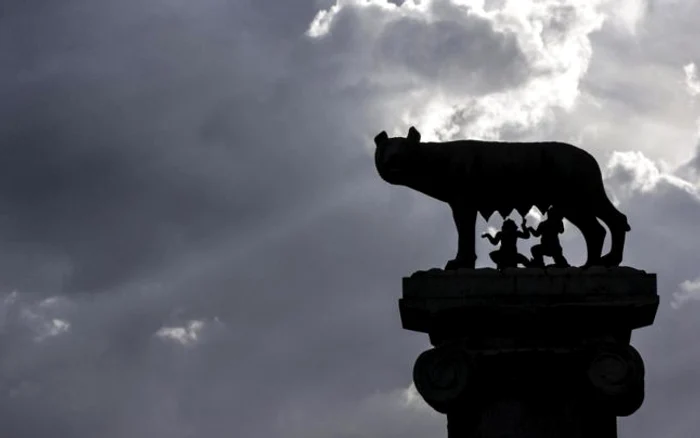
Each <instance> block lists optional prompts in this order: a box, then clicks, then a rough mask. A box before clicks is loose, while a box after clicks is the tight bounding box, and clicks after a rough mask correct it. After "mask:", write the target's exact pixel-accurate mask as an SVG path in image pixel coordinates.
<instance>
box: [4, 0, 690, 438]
mask: <svg viewBox="0 0 700 438" xmlns="http://www.w3.org/2000/svg"><path fill="white" fill-rule="evenodd" d="M698 20H700V1H681V0H678V1H675V0H663V1H661V0H657V1H648V2H644V1H640V0H622V1H600V0H595V1H593V0H561V1H553V0H550V1H543V2H531V1H525V0H512V1H505V0H504V1H498V0H494V1H478V0H473V1H468V0H433V1H429V0H424V1H418V0H412V1H406V2H401V1H393V2H389V1H386V0H337V1H334V0H294V1H282V0H276V1H273V0H233V1H226V0H197V1H183V0H169V1H166V0H120V1H108V0H65V1H41V0H5V1H3V2H2V5H1V6H0V429H1V430H0V434H1V435H2V436H3V437H11V438H44V437H56V436H59V437H66V438H73V437H75V438H92V437H104V438H121V437H129V438H140V437H144V438H145V437H149V438H160V437H163V438H166V437H167V438H185V437H224V436H226V437H237V438H238V437H240V438H263V437H264V438H269V437H284V438H302V437H303V438H316V437H318V438H327V437H331V438H359V437H372V438H398V437H401V438H423V437H427V436H445V435H444V434H445V419H444V417H443V416H441V415H438V414H436V413H434V412H432V410H431V409H430V408H428V407H427V406H426V405H425V404H424V403H423V402H422V400H421V399H420V397H418V396H417V395H416V393H415V390H414V389H412V387H411V370H412V367H413V363H414V361H415V358H416V357H417V356H418V354H420V353H421V352H422V351H423V350H425V349H427V348H429V344H428V340H427V336H425V335H422V334H418V333H411V332H408V331H404V330H402V329H401V327H400V321H399V315H398V309H397V299H398V298H399V296H400V293H401V290H400V286H401V277H402V276H405V275H408V274H410V273H412V272H413V271H415V270H418V269H426V268H430V267H436V266H440V267H441V266H443V265H444V263H445V262H446V261H447V260H448V259H450V258H452V257H453V256H454V251H455V250H456V231H455V228H454V225H453V224H452V219H451V214H450V211H449V209H448V208H447V206H446V205H444V204H441V203H439V202H437V201H434V200H431V199H429V198H427V197H425V196H423V195H421V194H419V193H417V192H413V191H411V190H409V189H405V188H399V187H393V186H390V185H388V184H386V183H384V182H383V181H381V180H380V178H379V177H378V176H377V174H376V170H375V169H374V167H373V165H374V163H373V160H372V155H371V154H372V148H373V144H372V138H373V137H374V136H375V135H376V134H377V133H378V132H380V131H381V130H386V131H388V132H389V134H390V135H392V136H398V135H405V134H406V132H407V129H408V127H409V126H410V125H415V126H416V127H417V128H418V129H419V130H420V131H421V133H422V134H423V139H424V140H426V141H435V140H451V139H457V138H487V139H503V140H560V141H567V142H572V143H574V144H576V145H578V146H580V147H583V148H585V149H586V150H588V151H590V152H591V153H593V154H594V155H595V156H596V158H597V159H598V161H599V162H600V165H601V167H602V168H603V169H604V173H605V175H606V187H607V188H608V190H609V192H610V195H611V197H614V199H615V200H616V202H619V205H620V209H621V210H622V211H624V212H625V213H626V214H627V215H628V217H629V222H630V225H631V227H632V231H631V233H630V234H629V235H628V245H627V248H626V252H625V260H624V262H623V264H624V265H631V266H635V267H639V268H642V269H646V270H648V271H652V272H656V273H657V274H658V285H659V293H660V295H661V306H660V309H659V313H658V315H657V321H656V324H655V325H654V326H652V327H650V328H645V329H641V330H638V331H636V332H635V333H634V335H633V344H634V345H635V346H636V347H637V349H639V350H640V352H641V353H642V355H643V356H644V358H645V362H646V366H647V398H646V402H645V404H644V405H643V407H642V408H641V409H640V410H639V411H638V412H637V413H636V414H635V415H633V416H632V417H630V418H625V419H622V420H621V421H620V436H621V437H635V438H657V437H665V438H688V437H691V436H695V434H697V431H698V430H700V417H699V416H698V415H697V412H698V411H699V410H700V375H699V374H698V373H700V371H698V370H700V346H699V345H698V343H697V334H698V333H700V317H699V312H700V255H699V254H698V249H697V248H698V247H700V234H699V233H698V231H699V230H700V229H699V228H698V224H700V184H699V183H700V154H699V153H698V151H699V149H698V145H699V144H700V143H699V141H698V139H699V132H700V129H699V128H700V124H699V123H698V121H699V120H700V78H699V75H700V72H698V71H697V69H698V68H700V45H698V44H697V41H698V40H700V26H698V25H697V22H698ZM696 63H697V65H698V67H697V68H696ZM535 219H536V218H535ZM501 220H502V218H500V217H499V216H498V214H496V215H494V217H492V218H491V220H490V221H489V222H488V224H487V223H486V222H484V221H483V220H481V219H480V220H479V222H478V223H477V232H481V231H485V230H486V229H487V227H489V226H491V227H500V223H501ZM563 240H564V246H565V251H566V252H567V254H569V258H570V259H571V261H572V262H574V263H582V262H583V260H584V257H585V251H584V247H583V240H582V238H581V236H580V234H579V232H578V230H577V229H576V228H575V227H568V228H567V232H566V234H565V237H564V239H563ZM479 245H481V246H479V247H478V253H479V260H478V262H477V263H478V264H479V265H480V266H483V265H486V264H488V256H487V254H488V251H489V250H490V248H489V247H486V246H485V245H484V243H483V242H480V243H479Z"/></svg>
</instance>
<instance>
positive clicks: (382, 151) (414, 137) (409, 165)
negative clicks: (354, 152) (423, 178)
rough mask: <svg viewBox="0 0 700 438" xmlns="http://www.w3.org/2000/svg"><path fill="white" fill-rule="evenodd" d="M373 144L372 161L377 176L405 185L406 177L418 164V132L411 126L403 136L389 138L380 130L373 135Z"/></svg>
mask: <svg viewBox="0 0 700 438" xmlns="http://www.w3.org/2000/svg"><path fill="white" fill-rule="evenodd" d="M374 144H375V145H376V150H375V152H374V162H375V165H376V166H377V171H378V172H379V176H381V177H382V179H383V180H384V181H386V182H388V183H390V184H401V185H405V184H406V183H407V178H410V175H412V174H414V173H415V172H416V170H417V168H418V167H419V166H420V160H419V151H418V145H419V144H420V132H418V130H417V129H416V128H414V127H413V126H411V128H410V129H409V130H408V135H407V136H406V137H405V138H404V137H392V138H389V136H388V135H387V133H386V131H382V132H380V133H379V134H378V135H377V136H376V137H374Z"/></svg>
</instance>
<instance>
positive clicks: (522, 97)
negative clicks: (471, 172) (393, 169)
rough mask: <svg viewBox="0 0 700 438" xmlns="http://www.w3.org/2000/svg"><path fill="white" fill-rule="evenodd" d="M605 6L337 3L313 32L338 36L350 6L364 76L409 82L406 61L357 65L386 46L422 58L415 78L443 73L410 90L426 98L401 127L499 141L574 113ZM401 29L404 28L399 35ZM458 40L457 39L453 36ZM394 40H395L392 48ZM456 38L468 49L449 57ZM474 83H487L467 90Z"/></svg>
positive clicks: (405, 112) (408, 111)
mask: <svg viewBox="0 0 700 438" xmlns="http://www.w3.org/2000/svg"><path fill="white" fill-rule="evenodd" d="M630 3H634V2H630ZM605 5H607V2H603V1H598V2H590V1H586V2H576V1H571V2H568V1H545V2H533V1H505V2H502V3H501V4H500V5H498V6H497V7H492V6H493V5H489V6H485V5H484V2H479V1H458V0H452V1H446V0H442V1H438V0H428V1H424V2H421V3H420V5H417V4H416V3H414V2H404V3H402V4H401V6H395V5H393V4H391V3H388V2H386V1H380V0H377V1H337V2H336V3H335V4H334V5H333V6H331V7H330V8H328V9H325V10H323V11H320V12H319V13H318V15H317V16H316V18H315V19H314V20H313V21H312V23H311V25H310V26H309V35H312V36H313V37H314V38H317V39H322V38H324V37H328V36H332V34H333V32H334V27H335V26H336V20H338V19H339V17H341V15H342V14H343V12H344V11H346V12H348V11H349V10H351V11H352V13H353V14H355V16H356V17H358V18H357V20H356V21H353V22H352V23H354V24H353V25H354V26H355V27H354V28H352V30H349V29H345V28H343V31H344V32H357V33H358V34H359V33H362V36H361V37H359V36H358V38H361V41H362V51H361V52H358V53H357V54H355V55H354V57H355V58H358V59H357V61H358V62H356V64H357V65H360V66H362V68H365V69H366V70H365V71H364V76H367V77H369V78H379V77H380V76H381V75H383V74H388V72H391V71H392V69H394V70H395V73H396V75H395V76H391V78H393V80H395V81H400V80H401V79H399V77H400V74H401V73H402V70H396V69H397V68H398V61H395V60H394V61H393V62H392V64H391V65H390V66H388V67H387V66H385V67H381V64H372V63H366V62H361V61H359V59H360V58H365V57H366V56H367V54H368V53H376V52H377V50H379V51H380V53H381V50H382V48H386V47H392V50H391V52H388V53H389V55H388V58H387V56H384V57H383V60H387V59H389V60H392V59H393V58H392V56H391V55H390V54H391V53H398V52H396V51H397V50H399V51H402V52H401V53H400V59H403V60H406V59H409V60H410V59H411V58H412V57H413V58H415V59H416V62H415V63H410V62H409V63H408V64H404V65H403V67H409V70H408V72H409V73H412V74H414V75H415V74H416V73H419V72H420V71H422V70H425V69H426V68H430V67H429V66H433V65H440V66H441V67H442V69H441V70H440V75H439V76H438V77H430V79H431V80H420V79H419V80H418V81H414V82H413V83H412V85H410V86H409V88H410V89H412V90H413V91H414V92H416V93H421V97H422V98H420V99H414V100H413V101H412V103H411V104H410V105H409V107H406V106H404V105H402V109H401V111H400V113H399V114H400V115H401V117H400V118H399V120H396V119H395V120H394V121H393V123H395V124H396V123H397V122H403V124H406V121H407V120H411V121H413V123H414V124H417V125H418V126H421V127H422V128H423V131H424V137H425V138H426V139H430V138H453V137H457V136H471V137H480V138H497V137H500V136H502V134H503V131H504V129H507V130H510V131H513V132H514V133H520V134H522V133H525V132H527V131H528V130H530V129H532V128H534V127H535V126H537V125H538V124H541V123H543V122H546V121H551V119H552V117H553V114H552V111H553V110H555V109H563V110H565V111H568V110H571V109H572V108H573V106H574V104H575V103H576V99H577V97H578V95H579V82H580V80H581V78H582V76H583V75H584V74H585V73H586V71H587V69H588V65H589V63H590V59H591V56H592V47H591V42H590V35H591V33H592V32H595V31H596V30H599V29H600V28H601V26H602V25H603V23H604V21H605V18H606V15H605V13H604V12H603V10H604V9H605V8H604V7H603V6H605ZM348 13H350V12H348ZM620 13H622V12H620ZM419 23H424V24H425V25H419ZM452 24H454V25H455V26H457V27H455V28H454V29H459V28H461V29H479V30H478V33H476V32H475V33H467V34H465V35H463V36H461V37H460V36H457V34H456V33H455V32H456V31H453V30H450V29H451V28H452V26H451V25H452ZM345 25H346V26H347V25H348V24H347V23H346V24H345ZM482 26H483V29H481V27H482ZM441 27H443V28H444V29H440V28H441ZM397 29H402V31H401V32H400V33H396V32H395V30H397ZM426 29H433V30H430V31H427V30H426ZM466 32H469V31H466ZM392 35H393V36H392ZM450 36H454V37H456V38H455V39H454V40H449V39H446V38H447V37H450ZM511 40H512V41H513V43H514V45H513V46H512V48H510V47H509V45H508V44H509V43H508V42H509V41H511ZM390 41H396V42H395V43H392V44H393V45H390V46H387V44H389V42H390ZM451 41H459V44H461V45H462V47H461V50H458V51H454V52H451V51H449V50H448V49H447V48H448V47H449V44H450V42H451ZM496 41H500V42H498V43H495V42H496ZM426 45H427V46H426ZM479 47H488V48H489V49H488V52H484V53H479ZM397 48H398V49H397ZM404 48H405V49H404ZM385 50H386V49H385ZM424 50H425V51H424ZM404 52H405V53H404ZM444 56H447V58H444ZM397 59H398V58H397ZM513 60H515V61H513ZM450 66H452V67H450ZM387 68H388V69H389V70H387ZM451 69H452V71H456V72H459V73H458V75H457V76H455V77H454V78H450V77H449V74H448V73H445V72H446V71H451ZM455 69H456V70H455ZM404 77H406V76H404ZM480 77H481V79H480V80H479V79H478V78H480ZM494 78H495V79H496V80H497V82H494V86H493V87H488V86H484V84H485V82H484V81H485V80H486V79H490V80H494ZM424 79H425V78H424ZM475 80H477V82H474V81H475ZM474 83H479V84H481V86H479V88H478V89H477V88H474V87H470V86H466V87H465V85H466V84H474ZM489 88H492V89H491V90H489ZM484 90H486V91H487V92H486V93H484ZM402 92H405V91H402ZM385 97H386V96H385Z"/></svg>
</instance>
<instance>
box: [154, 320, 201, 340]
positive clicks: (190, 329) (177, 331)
mask: <svg viewBox="0 0 700 438" xmlns="http://www.w3.org/2000/svg"><path fill="white" fill-rule="evenodd" d="M203 329H204V321H197V320H193V321H188V322H187V323H186V324H185V325H183V326H181V327H162V328H160V329H159V330H158V331H157V332H156V334H155V335H156V336H157V337H159V338H161V339H167V340H172V341H175V342H178V343H180V344H182V345H184V346H190V345H194V344H195V343H197V342H198V341H199V340H200V336H201V332H202V330H203Z"/></svg>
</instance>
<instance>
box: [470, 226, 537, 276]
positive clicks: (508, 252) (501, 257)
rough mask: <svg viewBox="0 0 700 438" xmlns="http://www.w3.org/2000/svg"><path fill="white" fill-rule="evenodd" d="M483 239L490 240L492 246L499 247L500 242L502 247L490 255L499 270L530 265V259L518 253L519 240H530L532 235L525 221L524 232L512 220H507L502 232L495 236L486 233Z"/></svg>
mask: <svg viewBox="0 0 700 438" xmlns="http://www.w3.org/2000/svg"><path fill="white" fill-rule="evenodd" d="M481 237H482V238H484V237H485V238H488V239H489V242H491V245H498V243H499V242H500V244H501V247H500V248H499V249H497V250H496V251H492V252H491V253H490V254H489V256H490V257H491V260H493V262H494V263H495V264H496V267H497V268H498V269H499V270H502V269H504V268H515V267H517V266H518V265H519V264H520V265H523V266H526V267H527V266H528V265H529V263H530V261H529V260H528V258H527V257H525V256H524V255H522V254H520V253H519V252H518V239H529V238H530V233H529V231H528V229H527V228H526V226H525V221H523V224H522V231H520V230H518V227H517V225H515V222H513V220H512V219H506V220H505V221H503V226H502V227H501V231H499V232H498V233H496V235H495V236H492V235H490V234H489V233H484V234H482V235H481Z"/></svg>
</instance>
